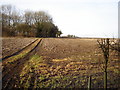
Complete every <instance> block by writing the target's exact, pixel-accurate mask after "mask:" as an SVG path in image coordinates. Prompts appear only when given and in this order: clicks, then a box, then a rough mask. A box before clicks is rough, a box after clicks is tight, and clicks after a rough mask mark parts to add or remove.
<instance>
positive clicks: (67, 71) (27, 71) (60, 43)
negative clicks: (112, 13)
mask: <svg viewBox="0 0 120 90" xmlns="http://www.w3.org/2000/svg"><path fill="white" fill-rule="evenodd" d="M7 62H9V60H8V61H7ZM119 64H120V62H119V60H118V56H116V54H115V52H113V51H112V52H111V54H110V60H109V64H108V87H109V88H119V87H120V84H119V73H120V72H119ZM13 66H14V68H13ZM103 66H104V58H103V55H102V52H101V50H100V49H99V48H98V45H97V41H96V39H61V38H44V39H42V41H41V42H40V43H39V44H38V45H37V46H36V47H35V48H34V49H33V50H32V51H31V52H30V53H28V54H27V55H26V56H25V57H22V58H20V59H18V60H16V61H15V62H12V63H8V64H6V63H5V64H4V63H3V70H6V71H3V73H5V72H8V71H10V73H7V74H5V77H3V80H4V81H3V83H4V84H3V87H4V88H13V87H14V88H16V87H19V88H21V87H23V88H70V87H71V88H87V83H88V82H87V81H88V77H89V76H92V87H93V88H103ZM11 70H12V71H14V72H12V71H11ZM7 81H8V82H7ZM6 82H7V83H6ZM5 85H6V86H5Z"/></svg>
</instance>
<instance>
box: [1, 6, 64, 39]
mask: <svg viewBox="0 0 120 90" xmlns="http://www.w3.org/2000/svg"><path fill="white" fill-rule="evenodd" d="M0 10H1V17H0V22H2V36H24V37H59V36H60V35H61V34H62V32H61V31H60V30H59V29H58V27H57V26H56V25H55V24H54V23H53V19H52V17H51V16H50V15H49V14H48V13H47V12H45V11H25V12H23V13H22V14H21V13H20V12H19V10H17V9H16V8H15V7H14V6H12V5H1V6H0Z"/></svg>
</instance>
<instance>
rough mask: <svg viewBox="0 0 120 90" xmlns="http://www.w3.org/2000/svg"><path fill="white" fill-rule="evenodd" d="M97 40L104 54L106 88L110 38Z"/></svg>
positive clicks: (105, 83) (105, 86)
mask: <svg viewBox="0 0 120 90" xmlns="http://www.w3.org/2000/svg"><path fill="white" fill-rule="evenodd" d="M97 42H98V44H99V46H100V48H101V50H102V52H103V55H104V88H105V89H107V66H108V60H109V46H110V40H109V39H108V38H107V39H101V40H97Z"/></svg>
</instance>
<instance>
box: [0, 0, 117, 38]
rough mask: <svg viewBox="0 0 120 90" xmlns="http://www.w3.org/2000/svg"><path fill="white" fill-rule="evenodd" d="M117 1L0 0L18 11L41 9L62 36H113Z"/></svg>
mask: <svg viewBox="0 0 120 90" xmlns="http://www.w3.org/2000/svg"><path fill="white" fill-rule="evenodd" d="M118 1H119V0H0V5H2V4H11V5H14V6H16V8H19V9H20V10H22V11H24V10H34V11H38V10H44V11H46V12H48V13H49V14H50V15H51V16H52V17H53V21H54V23H55V24H56V25H57V26H58V27H59V29H60V30H61V31H62V32H63V35H68V34H72V35H76V36H79V37H117V35H118Z"/></svg>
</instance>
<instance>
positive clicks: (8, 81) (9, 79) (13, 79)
mask: <svg viewBox="0 0 120 90" xmlns="http://www.w3.org/2000/svg"><path fill="white" fill-rule="evenodd" d="M37 40H39V42H38V43H37V45H36V46H35V47H34V48H33V49H31V51H30V52H29V53H28V54H27V55H26V56H25V57H23V58H20V59H18V60H17V61H15V62H14V66H9V67H5V68H3V70H2V88H3V89H11V88H15V87H16V86H15V85H16V84H17V83H18V81H19V73H20V72H21V70H22V68H23V66H24V63H25V62H26V61H28V60H29V58H30V56H31V55H34V54H35V53H36V50H37V48H38V47H39V45H40V44H41V41H42V39H37ZM37 40H35V41H37ZM35 41H34V42H35ZM34 42H33V43H34ZM33 43H32V44H33ZM32 44H30V45H32ZM30 45H29V46H30ZM16 54H18V53H16ZM16 54H14V55H16ZM12 56H13V55H12Z"/></svg>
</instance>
